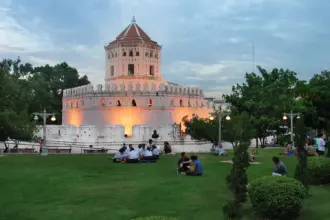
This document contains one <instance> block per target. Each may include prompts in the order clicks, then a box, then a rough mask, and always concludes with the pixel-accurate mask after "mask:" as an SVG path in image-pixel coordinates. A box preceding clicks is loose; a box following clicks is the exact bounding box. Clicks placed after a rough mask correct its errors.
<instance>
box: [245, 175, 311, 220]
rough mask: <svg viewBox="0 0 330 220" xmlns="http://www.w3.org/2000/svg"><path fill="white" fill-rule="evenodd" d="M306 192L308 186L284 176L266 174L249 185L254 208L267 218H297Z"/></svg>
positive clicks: (257, 212) (258, 213) (259, 214)
mask: <svg viewBox="0 0 330 220" xmlns="http://www.w3.org/2000/svg"><path fill="white" fill-rule="evenodd" d="M306 194H307V190H306V188H305V187H304V185H302V184H301V183H300V182H299V181H297V180H295V179H292V178H288V177H282V176H280V177H275V176H265V177H262V178H259V179H256V180H254V181H252V182H251V183H250V185H249V196H250V201H251V204H252V207H253V210H254V211H255V213H256V214H257V215H258V216H260V217H262V218H267V219H290V220H291V219H295V218H296V217H298V216H299V212H300V209H301V208H302V202H303V199H304V198H305V196H306Z"/></svg>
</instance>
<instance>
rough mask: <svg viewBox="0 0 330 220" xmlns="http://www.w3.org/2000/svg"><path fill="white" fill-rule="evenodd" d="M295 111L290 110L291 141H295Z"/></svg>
mask: <svg viewBox="0 0 330 220" xmlns="http://www.w3.org/2000/svg"><path fill="white" fill-rule="evenodd" d="M293 117H294V116H293V112H292V111H291V112H290V126H291V141H292V143H293Z"/></svg>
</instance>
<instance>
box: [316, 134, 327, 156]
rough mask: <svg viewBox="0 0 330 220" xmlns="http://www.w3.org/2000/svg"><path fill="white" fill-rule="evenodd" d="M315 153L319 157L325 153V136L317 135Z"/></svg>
mask: <svg viewBox="0 0 330 220" xmlns="http://www.w3.org/2000/svg"><path fill="white" fill-rule="evenodd" d="M316 152H317V153H318V155H320V156H322V155H324V152H325V135H324V134H319V135H318V142H317V150H316Z"/></svg>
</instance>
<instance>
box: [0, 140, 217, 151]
mask: <svg viewBox="0 0 330 220" xmlns="http://www.w3.org/2000/svg"><path fill="white" fill-rule="evenodd" d="M129 144H133V146H134V147H136V146H137V145H138V144H141V142H136V143H134V142H129ZM155 144H156V145H160V144H163V143H159V144H158V143H157V142H156V143H155ZM6 145H7V147H8V150H7V152H6V153H10V154H38V153H40V145H39V143H20V144H19V145H18V146H17V147H15V144H14V143H13V142H6ZM90 145H92V147H90ZM122 145H123V143H121V142H120V143H119V142H109V143H96V144H95V143H86V142H84V143H79V142H51V141H49V142H48V143H47V149H48V153H49V154H114V153H116V152H117V151H118V150H119V149H120V148H121V147H122ZM170 145H171V147H172V151H173V152H174V153H179V152H183V151H184V152H210V149H211V147H212V144H211V143H207V142H194V141H191V142H190V141H185V142H175V141H172V142H170ZM160 146H161V148H163V146H162V145H160ZM0 149H1V152H3V151H4V149H5V147H4V143H2V145H1V143H0Z"/></svg>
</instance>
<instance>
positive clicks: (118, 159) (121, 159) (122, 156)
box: [109, 148, 125, 163]
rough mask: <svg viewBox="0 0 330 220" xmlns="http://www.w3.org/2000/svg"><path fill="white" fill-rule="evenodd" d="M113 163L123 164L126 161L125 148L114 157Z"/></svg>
mask: <svg viewBox="0 0 330 220" xmlns="http://www.w3.org/2000/svg"><path fill="white" fill-rule="evenodd" d="M109 159H110V158H109ZM112 161H113V162H114V163H122V162H124V161H125V149H124V148H120V150H119V151H118V152H117V153H116V154H115V156H114V157H113V159H112Z"/></svg>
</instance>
